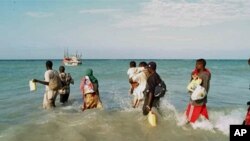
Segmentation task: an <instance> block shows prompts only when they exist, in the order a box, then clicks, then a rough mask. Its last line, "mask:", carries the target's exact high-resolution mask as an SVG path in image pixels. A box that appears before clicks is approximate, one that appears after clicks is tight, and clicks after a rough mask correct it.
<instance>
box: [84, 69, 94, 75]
mask: <svg viewBox="0 0 250 141" xmlns="http://www.w3.org/2000/svg"><path fill="white" fill-rule="evenodd" d="M92 75H93V70H92V69H86V71H85V76H92Z"/></svg>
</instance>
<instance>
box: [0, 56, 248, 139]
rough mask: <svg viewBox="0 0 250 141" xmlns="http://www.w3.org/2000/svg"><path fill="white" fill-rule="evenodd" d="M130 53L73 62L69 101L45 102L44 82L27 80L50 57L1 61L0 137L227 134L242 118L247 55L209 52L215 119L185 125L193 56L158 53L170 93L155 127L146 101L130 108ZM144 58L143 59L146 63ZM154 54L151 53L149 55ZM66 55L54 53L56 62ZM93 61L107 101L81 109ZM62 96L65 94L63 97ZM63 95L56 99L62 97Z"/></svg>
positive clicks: (192, 136)
mask: <svg viewBox="0 0 250 141" xmlns="http://www.w3.org/2000/svg"><path fill="white" fill-rule="evenodd" d="M129 61H130V60H85V61H84V63H83V65H82V66H78V67H66V71H67V72H70V73H71V75H72V76H73V78H74V79H75V85H73V86H72V87H71V95H70V103H69V104H68V105H67V106H62V105H60V103H59V101H57V103H56V105H57V108H56V109H55V110H48V111H46V110H43V109H42V98H43V91H44V86H42V85H38V89H37V91H35V92H30V91H29V87H28V81H29V80H30V79H32V78H38V79H43V75H44V71H45V67H44V63H45V61H0V70H1V74H0V79H1V81H0V84H1V87H0V90H1V93H0V109H1V110H0V140H1V141H5V140H6V141H17V140H18V141H20V140H21V141H22V140H23V141H27V140H36V141H39V140H60V141H62V140H65V141H67V140H74V141H78V140H79V141H80V140H81V141H84V140H87V141H88V140H91V141H92V140H93V141H95V140H96V141H100V140H102V141H110V140H124V141H125V140H126V141H127V140H136V141H140V140H143V141H144V140H146V141H147V140H159V141H161V140H162V141H163V140H164V141H166V140H170V141H171V140H174V141H179V140H187V141H189V140H190V141H196V140H197V141H198V140H199V141H200V140H205V141H206V140H208V141H214V140H225V141H226V140H228V138H229V137H228V133H229V125H230V124H240V123H241V122H242V120H243V118H244V116H245V112H246V108H247V107H246V105H245V103H246V102H247V100H250V91H249V89H248V88H249V82H250V73H249V71H250V68H249V66H248V65H247V63H246V60H226V61H225V60H209V61H208V62H207V67H208V68H209V69H210V70H211V72H212V80H211V89H210V92H209V94H208V108H209V116H210V122H206V121H199V122H197V123H196V124H195V125H193V126H192V125H181V123H182V117H183V112H184V111H185V108H186V105H187V102H188V94H187V92H186V86H187V84H188V81H189V79H190V72H191V71H192V69H193V68H194V64H195V61H194V60H155V61H156V62H157V65H158V69H157V71H158V73H159V74H160V75H161V77H162V78H163V79H164V80H165V82H166V84H167V87H168V90H169V91H168V94H167V96H166V97H164V98H163V99H162V101H161V115H162V116H161V117H158V125H157V127H155V128H153V127H150V125H149V124H148V122H147V118H146V117H145V116H143V115H142V112H141V110H140V109H133V108H131V98H132V97H130V96H129V95H128V89H129V85H128V80H127V76H126V71H127V68H128V63H129ZM139 61H140V60H137V62H138V63H139ZM146 61H147V60H146ZM59 65H61V61H54V68H55V69H57V68H58V67H59ZM86 68H92V69H93V70H94V74H95V76H96V77H97V78H98V80H99V83H100V94H101V99H102V101H103V105H104V109H102V110H100V109H94V110H88V111H85V112H81V111H80V109H79V107H80V106H81V103H82V101H81V94H80V91H79V83H80V79H81V77H82V75H83V72H84V70H85V69H86ZM58 99H59V98H58ZM58 99H57V100H58Z"/></svg>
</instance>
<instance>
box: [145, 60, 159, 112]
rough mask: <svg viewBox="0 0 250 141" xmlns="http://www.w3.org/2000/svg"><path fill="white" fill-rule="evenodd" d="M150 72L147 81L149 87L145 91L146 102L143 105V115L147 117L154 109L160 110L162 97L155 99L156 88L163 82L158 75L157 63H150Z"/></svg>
mask: <svg viewBox="0 0 250 141" xmlns="http://www.w3.org/2000/svg"><path fill="white" fill-rule="evenodd" d="M148 71H149V73H150V76H149V78H148V80H147V86H146V89H145V100H144V105H143V114H144V115H147V114H148V113H149V111H151V109H152V107H155V108H159V106H160V105H159V102H160V101H159V100H160V97H155V96H154V93H155V88H156V86H157V85H158V84H159V83H160V82H161V81H162V80H161V78H160V76H159V75H158V73H157V72H156V63H155V62H150V63H149V64H148Z"/></svg>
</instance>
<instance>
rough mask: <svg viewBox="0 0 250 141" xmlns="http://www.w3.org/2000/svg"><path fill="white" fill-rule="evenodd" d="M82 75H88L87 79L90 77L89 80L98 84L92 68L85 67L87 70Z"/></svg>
mask: <svg viewBox="0 0 250 141" xmlns="http://www.w3.org/2000/svg"><path fill="white" fill-rule="evenodd" d="M84 76H88V77H89V79H90V81H91V82H92V83H96V84H98V80H97V79H96V78H95V77H94V75H93V70H92V69H87V70H86V71H85V74H84Z"/></svg>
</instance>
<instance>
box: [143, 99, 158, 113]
mask: <svg viewBox="0 0 250 141" xmlns="http://www.w3.org/2000/svg"><path fill="white" fill-rule="evenodd" d="M147 105H149V104H148V97H147V96H146V97H145V99H144V104H143V107H142V113H143V115H148V113H149V111H148V110H147V108H146V107H147ZM152 107H155V108H157V109H158V108H159V107H160V98H156V97H154V98H153V99H152Z"/></svg>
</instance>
